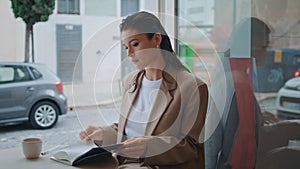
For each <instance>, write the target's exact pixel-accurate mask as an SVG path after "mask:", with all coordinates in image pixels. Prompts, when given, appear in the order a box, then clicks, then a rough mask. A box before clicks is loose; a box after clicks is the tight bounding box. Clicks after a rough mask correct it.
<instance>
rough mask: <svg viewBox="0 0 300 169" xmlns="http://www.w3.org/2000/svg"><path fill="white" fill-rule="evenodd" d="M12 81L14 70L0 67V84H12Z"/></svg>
mask: <svg viewBox="0 0 300 169" xmlns="http://www.w3.org/2000/svg"><path fill="white" fill-rule="evenodd" d="M13 80H14V69H13V68H12V67H5V66H0V83H7V82H12V81H13Z"/></svg>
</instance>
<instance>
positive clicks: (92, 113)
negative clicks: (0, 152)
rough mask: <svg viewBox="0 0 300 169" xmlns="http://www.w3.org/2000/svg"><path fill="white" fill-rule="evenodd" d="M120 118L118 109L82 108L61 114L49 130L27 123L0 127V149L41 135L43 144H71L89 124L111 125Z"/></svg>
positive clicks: (15, 145)
mask: <svg viewBox="0 0 300 169" xmlns="http://www.w3.org/2000/svg"><path fill="white" fill-rule="evenodd" d="M117 120H118V111H117V109H97V108H96V107H91V108H81V109H78V110H74V111H70V112H68V113H67V114H66V115H63V116H60V117H59V120H58V122H57V124H56V125H55V126H54V127H53V128H51V129H47V130H35V129H31V128H30V127H29V126H27V125H25V124H19V125H9V126H1V127H0V133H1V136H0V149H6V148H13V147H20V146H21V141H22V139H24V138H26V137H39V138H41V139H42V140H43V146H46V147H52V146H55V145H69V144H72V143H75V142H76V141H79V140H80V139H79V132H80V131H81V130H83V129H85V128H86V127H87V126H88V125H109V124H111V123H113V122H116V121H117Z"/></svg>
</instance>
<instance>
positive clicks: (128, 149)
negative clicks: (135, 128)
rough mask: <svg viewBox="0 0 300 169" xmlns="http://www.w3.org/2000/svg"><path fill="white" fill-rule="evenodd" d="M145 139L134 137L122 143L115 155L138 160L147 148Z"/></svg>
mask: <svg viewBox="0 0 300 169" xmlns="http://www.w3.org/2000/svg"><path fill="white" fill-rule="evenodd" d="M147 140H148V138H146V137H143V136H141V137H134V138H131V139H128V140H126V141H124V142H123V143H122V144H123V145H122V148H120V149H118V150H117V151H116V153H118V154H120V155H122V156H125V157H130V158H139V157H142V156H143V155H144V154H145V151H146V148H147Z"/></svg>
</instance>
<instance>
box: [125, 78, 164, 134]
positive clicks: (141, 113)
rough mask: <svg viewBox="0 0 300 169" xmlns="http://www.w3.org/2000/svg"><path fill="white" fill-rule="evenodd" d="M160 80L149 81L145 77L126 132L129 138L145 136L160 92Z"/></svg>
mask: <svg viewBox="0 0 300 169" xmlns="http://www.w3.org/2000/svg"><path fill="white" fill-rule="evenodd" d="M161 81H162V79H160V80H154V81H151V80H148V79H147V78H146V76H144V77H143V80H142V85H141V88H140V91H139V94H138V96H137V100H136V102H135V103H134V105H133V107H132V109H131V112H130V114H129V117H128V121H127V124H126V128H125V132H126V135H127V138H132V137H136V136H143V135H144V134H145V129H146V126H147V122H148V118H149V116H150V112H151V110H152V107H153V104H154V101H155V98H156V95H157V93H158V90H159V86H160V83H161Z"/></svg>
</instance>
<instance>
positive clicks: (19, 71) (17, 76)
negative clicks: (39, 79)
mask: <svg viewBox="0 0 300 169" xmlns="http://www.w3.org/2000/svg"><path fill="white" fill-rule="evenodd" d="M28 80H31V77H30V75H29V72H28V69H27V68H26V67H25V66H15V67H14V81H15V82H20V81H28Z"/></svg>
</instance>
